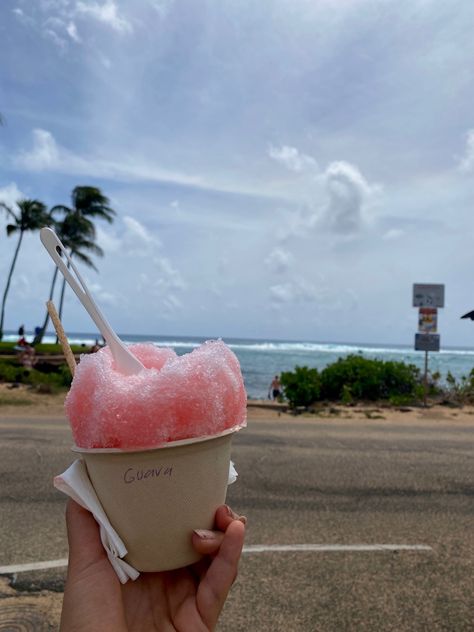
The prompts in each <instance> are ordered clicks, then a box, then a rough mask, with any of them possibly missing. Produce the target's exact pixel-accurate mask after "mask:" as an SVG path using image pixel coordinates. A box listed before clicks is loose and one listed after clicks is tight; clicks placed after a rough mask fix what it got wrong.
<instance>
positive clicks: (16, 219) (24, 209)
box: [0, 200, 52, 340]
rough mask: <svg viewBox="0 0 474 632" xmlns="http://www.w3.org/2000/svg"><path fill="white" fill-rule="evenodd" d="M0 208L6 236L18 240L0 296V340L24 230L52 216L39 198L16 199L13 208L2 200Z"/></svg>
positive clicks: (38, 225)
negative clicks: (3, 216) (0, 305)
mask: <svg viewBox="0 0 474 632" xmlns="http://www.w3.org/2000/svg"><path fill="white" fill-rule="evenodd" d="M0 209H3V211H4V212H5V213H6V214H7V217H8V221H9V223H8V224H7V226H6V231H7V236H8V237H10V236H11V235H15V234H16V235H18V241H17V244H16V248H15V251H14V253H13V259H12V262H11V264H10V269H9V271H8V274H7V281H6V284H5V289H4V291H3V297H2V307H1V314H0V340H1V339H2V338H3V323H4V319H5V305H6V302H7V297H8V292H9V290H10V284H11V280H12V276H13V272H14V270H15V265H16V262H17V259H18V254H19V252H20V248H21V244H22V241H23V236H24V234H25V233H26V232H31V231H35V230H39V229H40V228H42V227H43V226H49V225H50V224H51V223H52V218H51V216H50V214H49V213H48V211H47V209H46V206H45V205H44V204H43V203H42V202H40V201H39V200H18V202H17V203H16V208H15V210H14V209H12V208H10V207H9V206H7V205H6V204H5V203H4V202H0Z"/></svg>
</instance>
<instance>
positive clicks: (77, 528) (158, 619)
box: [60, 500, 247, 632]
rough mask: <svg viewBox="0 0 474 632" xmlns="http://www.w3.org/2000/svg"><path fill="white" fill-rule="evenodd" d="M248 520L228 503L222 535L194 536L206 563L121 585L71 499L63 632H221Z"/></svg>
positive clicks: (95, 529)
mask: <svg viewBox="0 0 474 632" xmlns="http://www.w3.org/2000/svg"><path fill="white" fill-rule="evenodd" d="M246 521H247V520H246V518H245V517H244V516H237V515H236V514H235V513H234V512H233V511H232V509H230V507H227V505H221V506H220V507H219V508H218V509H217V511H216V515H215V528H216V530H215V531H195V532H194V533H193V535H192V543H193V546H194V548H195V550H196V551H197V552H198V553H201V554H202V555H204V556H205V557H204V558H203V559H202V560H200V561H199V562H197V563H196V564H193V565H192V566H188V567H186V568H180V569H176V570H173V571H165V572H161V573H142V574H141V575H140V576H139V577H138V579H136V580H135V581H128V582H127V583H126V584H124V585H121V584H120V582H119V580H118V578H117V576H116V574H115V571H114V570H113V568H112V566H111V564H110V562H109V560H108V558H107V555H106V553H105V550H104V547H103V546H102V543H101V540H100V530H99V526H98V524H97V522H96V521H95V519H94V518H93V516H92V514H91V513H89V512H88V511H87V510H86V509H83V508H82V507H81V506H80V505H78V504H77V503H75V502H74V501H73V500H69V501H68V505H67V510H66V524H67V534H68V542H69V565H68V571H67V579H66V586H65V590H64V600H63V609H62V613H61V627H60V630H61V631H62V632H66V631H69V630H74V631H75V632H83V631H84V632H86V631H87V632H99V631H100V632H102V631H103V630H113V631H114V632H126V631H127V630H147V631H149V632H153V630H178V631H180V632H188V631H191V630H202V631H203V632H205V631H210V630H214V628H215V626H216V623H217V619H218V617H219V614H220V612H221V610H222V607H223V605H224V602H225V600H226V598H227V594H228V592H229V590H230V588H231V586H232V584H233V582H234V580H235V578H236V576H237V569H238V564H239V560H240V555H241V552H242V547H243V543H244V535H245V523H246Z"/></svg>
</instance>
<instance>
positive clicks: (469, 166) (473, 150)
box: [459, 129, 474, 173]
mask: <svg viewBox="0 0 474 632" xmlns="http://www.w3.org/2000/svg"><path fill="white" fill-rule="evenodd" d="M459 170H460V171H462V172H464V173H468V172H470V171H474V129H470V130H468V132H467V134H466V150H465V153H464V156H463V158H462V159H461V161H460V162H459Z"/></svg>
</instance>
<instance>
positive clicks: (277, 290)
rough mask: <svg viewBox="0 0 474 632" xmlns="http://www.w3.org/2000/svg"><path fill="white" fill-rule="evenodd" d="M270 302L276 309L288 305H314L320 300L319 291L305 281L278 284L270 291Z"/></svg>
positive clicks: (295, 280) (298, 280)
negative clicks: (313, 303)
mask: <svg viewBox="0 0 474 632" xmlns="http://www.w3.org/2000/svg"><path fill="white" fill-rule="evenodd" d="M269 293H270V300H271V303H272V305H273V306H274V307H281V306H282V305H284V304H288V303H312V302H315V301H317V300H318V299H319V294H320V293H319V290H317V289H316V288H315V287H314V285H312V284H311V283H308V281H306V280H305V279H294V280H292V281H288V282H286V283H277V284H275V285H272V286H271V287H270V289H269Z"/></svg>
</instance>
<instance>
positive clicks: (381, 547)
mask: <svg viewBox="0 0 474 632" xmlns="http://www.w3.org/2000/svg"><path fill="white" fill-rule="evenodd" d="M432 550H433V549H432V547H431V546H428V545H427V544H249V545H248V546H244V550H243V553H267V552H268V553H272V552H273V553H286V552H290V553H291V552H297V551H301V552H308V551H313V552H322V553H324V552H328V553H331V552H335V551H345V552H351V551H356V552H370V551H432ZM63 566H67V558H63V559H60V560H49V561H46V562H31V563H30V564H12V565H11V566H0V575H11V574H14V573H25V572H27V571H42V570H46V569H48V568H62V567H63Z"/></svg>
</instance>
